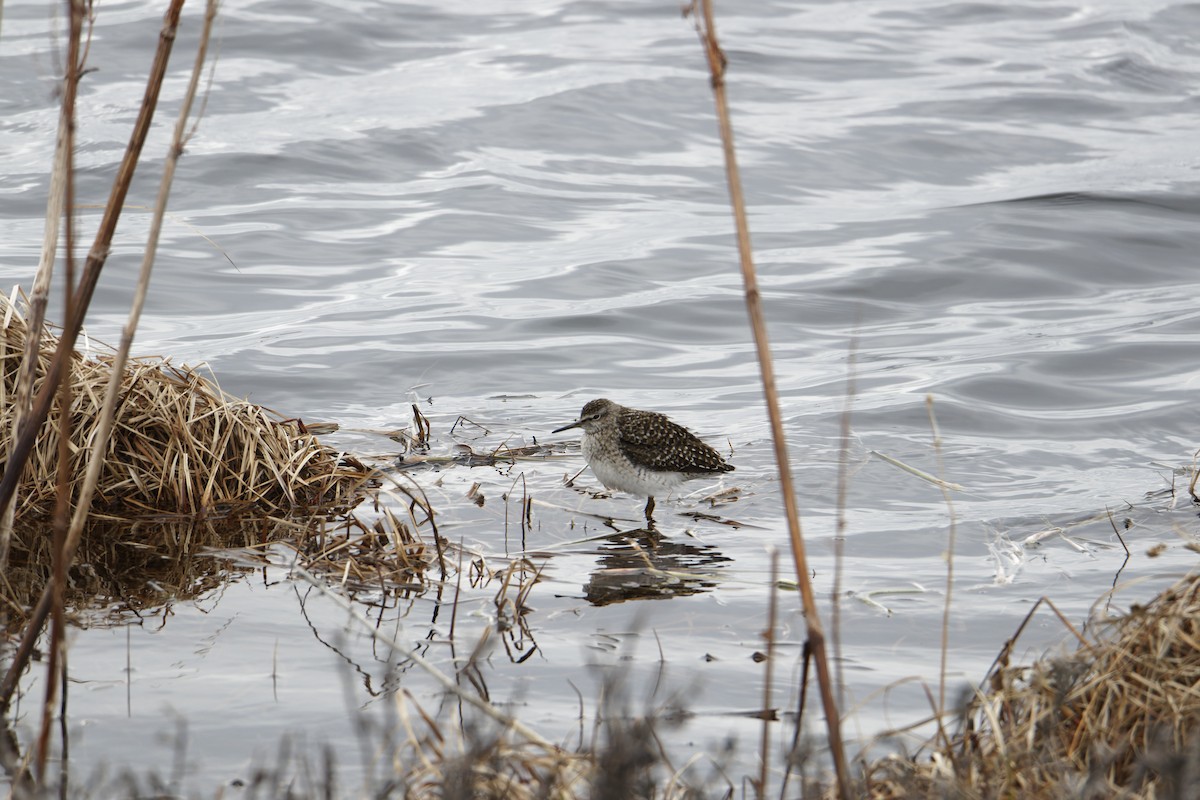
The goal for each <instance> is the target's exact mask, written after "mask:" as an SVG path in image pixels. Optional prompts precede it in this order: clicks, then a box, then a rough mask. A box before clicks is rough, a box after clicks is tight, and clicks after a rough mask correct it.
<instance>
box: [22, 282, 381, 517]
mask: <svg viewBox="0 0 1200 800" xmlns="http://www.w3.org/2000/svg"><path fill="white" fill-rule="evenodd" d="M0 316H2V317H3V318H4V319H5V323H6V324H5V326H4V331H3V336H2V337H0V372H2V373H3V374H2V378H3V380H2V381H0V391H2V392H3V397H0V400H2V401H3V402H2V403H0V459H3V461H7V454H8V453H9V452H10V451H11V448H12V446H13V419H12V416H13V413H14V405H15V404H14V403H13V402H12V398H14V397H15V396H16V382H17V377H18V374H19V372H20V364H21V360H22V356H23V353H24V352H25V349H26V341H27V340H28V338H29V336H30V335H31V332H30V330H29V329H28V327H27V325H26V322H25V319H24V317H23V315H22V313H21V311H20V310H19V309H18V308H17V307H15V306H13V305H12V304H11V303H10V302H9V301H8V300H7V299H6V298H0ZM56 345H57V337H56V336H55V335H54V334H53V333H51V332H50V331H48V330H47V331H43V332H42V334H41V341H40V346H39V365H38V374H39V376H44V375H45V374H46V371H47V369H48V367H49V363H50V359H51V358H52V355H53V352H54V348H55V346H56ZM111 378H112V359H111V356H110V355H108V354H104V355H100V356H94V357H93V356H84V355H81V354H80V353H78V352H76V353H73V354H72V358H71V361H70V380H71V383H72V398H73V399H72V407H71V453H72V456H71V458H72V464H71V467H72V468H71V470H70V474H71V475H72V476H73V478H72V481H73V482H72V485H71V487H70V489H71V493H72V496H74V495H75V494H76V493H77V490H78V485H79V482H81V481H82V479H83V475H84V472H85V466H86V459H87V457H88V452H89V449H90V448H89V444H90V442H91V440H92V437H93V433H94V431H95V429H96V421H97V417H98V411H99V408H100V406H101V404H102V402H103V398H104V392H105V389H106V387H107V385H108V382H109V380H111ZM120 380H121V396H120V400H119V403H118V406H117V409H116V418H115V420H114V426H113V432H112V436H111V437H110V439H109V443H108V449H107V454H106V457H105V463H104V468H103V471H102V473H101V477H100V481H99V484H98V486H97V489H96V493H95V497H94V500H93V503H92V511H93V514H103V515H107V516H116V517H125V518H129V517H137V516H144V515H148V514H169V515H182V516H187V517H193V518H207V517H213V516H216V517H224V516H229V515H231V514H233V513H237V512H241V511H253V512H256V513H265V514H294V513H297V512H299V511H305V510H309V509H313V508H316V507H321V508H325V509H330V508H333V509H341V508H345V507H348V506H349V505H350V504H352V503H353V502H354V500H355V499H356V497H357V491H358V489H359V488H360V487H361V486H362V484H363V482H364V481H365V480H366V479H367V475H368V472H369V471H368V469H367V468H366V467H364V466H363V465H362V464H361V463H360V462H358V461H357V460H356V459H353V458H348V457H345V456H341V455H339V454H338V453H337V452H335V451H333V450H331V449H329V448H327V447H325V446H323V445H321V444H320V442H318V441H317V439H316V438H315V437H313V436H312V435H311V434H310V433H308V432H307V431H306V430H305V428H304V425H303V423H301V422H299V421H297V420H283V419H281V418H279V417H278V416H277V415H275V414H274V413H273V412H270V411H268V410H266V409H264V408H262V407H260V406H256V405H254V404H253V403H249V402H247V401H244V400H238V399H235V398H231V397H229V396H227V395H226V394H225V393H224V392H222V391H221V390H220V388H219V387H217V386H216V385H215V384H214V383H213V382H212V381H210V380H208V379H207V378H205V377H204V376H202V375H200V374H199V373H198V372H197V371H196V370H195V369H193V368H191V367H187V366H183V367H177V366H175V365H173V364H171V363H170V362H169V361H168V360H166V359H160V358H142V359H133V360H131V361H130V362H129V364H128V366H127V367H126V369H125V370H124V372H123V374H122V375H121V376H120ZM42 381H44V377H39V379H38V380H37V381H36V382H35V387H34V391H35V392H36V391H37V390H38V389H39V388H40V386H41V383H42ZM58 416H59V408H58V403H57V400H56V402H55V405H54V407H53V408H52V410H51V413H50V415H49V417H48V419H47V420H46V422H45V423H44V425H43V428H42V431H41V433H40V435H39V436H38V440H37V444H36V445H35V448H34V451H33V453H32V454H31V456H30V459H29V463H28V464H27V465H26V467H25V469H24V471H23V473H22V479H21V482H20V485H19V488H18V497H17V506H16V514H17V518H18V519H38V518H45V517H47V516H48V515H49V514H50V512H51V511H52V510H53V508H54V498H55V469H56V465H57V461H58V453H57V448H58V425H57V420H58ZM2 465H3V464H2V462H0V466H2Z"/></svg>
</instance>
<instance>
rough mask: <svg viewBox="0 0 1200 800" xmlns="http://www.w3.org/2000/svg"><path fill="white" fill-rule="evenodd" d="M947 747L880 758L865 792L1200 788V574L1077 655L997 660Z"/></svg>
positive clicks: (1179, 792)
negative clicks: (1027, 661)
mask: <svg viewBox="0 0 1200 800" xmlns="http://www.w3.org/2000/svg"><path fill="white" fill-rule="evenodd" d="M965 719H966V720H967V724H966V725H965V726H964V731H963V732H962V733H960V734H959V735H958V736H957V737H956V738H955V740H954V741H953V743H952V744H951V745H950V746H941V747H934V746H932V745H931V746H930V752H928V753H927V754H926V756H925V757H923V758H920V759H914V760H906V759H900V758H888V759H885V760H883V761H880V762H878V763H876V764H875V765H873V766H872V767H871V768H870V769H869V771H868V779H867V781H866V785H865V786H864V787H863V788H864V791H863V796H865V797H871V798H880V800H884V799H886V800H892V799H893V798H932V797H939V798H941V797H960V798H1009V797H1012V798H1060V797H1072V798H1080V799H1081V800H1090V799H1091V798H1097V799H1098V798H1109V797H1121V798H1130V800H1134V799H1137V800H1153V799H1154V798H1166V797H1197V796H1200V735H1198V734H1200V576H1189V577H1188V578H1186V579H1184V580H1182V581H1180V582H1179V583H1177V584H1176V585H1175V586H1173V587H1171V588H1170V589H1168V590H1167V591H1164V592H1163V593H1162V594H1160V595H1159V596H1158V597H1156V598H1155V599H1154V600H1153V601H1152V602H1151V603H1150V604H1149V605H1147V606H1145V607H1139V606H1135V607H1133V609H1131V610H1130V612H1129V613H1127V614H1125V615H1124V616H1121V617H1119V618H1117V619H1115V620H1110V621H1105V622H1103V623H1102V624H1101V625H1100V626H1098V627H1097V630H1096V632H1094V633H1093V635H1092V636H1090V637H1089V638H1088V640H1087V642H1086V643H1084V644H1081V645H1080V647H1079V648H1078V649H1077V650H1076V651H1075V652H1074V653H1072V654H1070V655H1068V656H1065V657H1061V658H1047V659H1044V660H1041V661H1038V662H1036V663H1034V664H1031V665H1028V666H1009V665H1008V664H1006V663H1001V664H999V665H998V666H997V667H996V668H995V669H994V670H993V672H992V674H991V675H990V676H989V680H988V685H987V688H986V689H985V690H983V691H981V692H979V693H978V694H977V695H976V697H975V698H974V700H973V701H972V702H971V704H970V706H969V708H968V710H967V714H966V717H965Z"/></svg>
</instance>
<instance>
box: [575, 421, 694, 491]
mask: <svg viewBox="0 0 1200 800" xmlns="http://www.w3.org/2000/svg"><path fill="white" fill-rule="evenodd" d="M579 444H580V449H581V450H582V451H583V457H584V458H585V459H587V462H588V465H589V466H591V468H592V473H593V474H595V476H596V478H597V479H598V480H599V481H600V482H601V483H602V484H604V485H605V486H606V487H608V488H609V489H616V490H617V491H619V492H629V493H630V494H636V495H641V496H642V497H662V496H664V495H667V494H670V493H671V490H673V489H674V488H675V487H677V486H678V485H679V484H681V483H683V482H684V480H686V477H685V476H684V475H683V474H682V473H679V472H661V471H658V470H651V469H646V468H644V467H638V466H637V465H636V464H634V463H633V462H632V461H630V460H629V459H628V458H626V457H625V456H624V455H623V454H622V453H621V452H620V450H619V449H617V448H615V447H612V446H605V444H606V443H604V442H601V441H600V440H599V438H598V437H595V436H592V435H591V434H587V433H585V434H584V435H583V439H582V440H581V441H580V443H579Z"/></svg>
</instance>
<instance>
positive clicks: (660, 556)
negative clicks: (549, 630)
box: [584, 530, 733, 606]
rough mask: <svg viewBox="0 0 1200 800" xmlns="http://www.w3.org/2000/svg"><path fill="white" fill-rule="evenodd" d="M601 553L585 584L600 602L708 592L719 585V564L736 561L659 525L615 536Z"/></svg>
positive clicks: (590, 599) (587, 594)
mask: <svg viewBox="0 0 1200 800" xmlns="http://www.w3.org/2000/svg"><path fill="white" fill-rule="evenodd" d="M598 555H599V556H600V560H599V563H598V566H597V569H596V571H595V572H593V573H592V577H591V579H590V580H588V582H587V585H586V586H584V594H585V597H586V598H587V600H588V602H589V603H591V604H593V605H597V606H606V605H611V604H612V603H623V602H625V601H627V600H650V599H657V598H667V597H681V596H683V595H689V594H697V593H699V592H704V591H708V590H709V589H712V588H713V587H714V586H716V585H717V579H718V575H717V573H716V569H717V568H718V567H719V566H720V565H721V564H723V563H725V562H728V561H732V560H733V559H731V558H729V557H728V556H724V555H722V554H721V552H720V550H718V549H717V548H716V547H713V546H712V545H706V544H693V543H691V542H681V541H678V540H676V539H664V538H663V537H661V536H660V535H659V534H658V533H657V532H655V531H653V530H649V531H647V530H637V531H630V532H628V533H624V534H620V535H618V536H613V537H610V538H608V539H606V540H605V541H604V543H603V544H601V547H600V551H599V553H598Z"/></svg>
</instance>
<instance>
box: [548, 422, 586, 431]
mask: <svg viewBox="0 0 1200 800" xmlns="http://www.w3.org/2000/svg"><path fill="white" fill-rule="evenodd" d="M582 424H583V420H581V419H577V420H575V421H574V422H572V423H571V424H570V425H563V426H562V427H561V428H555V429H554V430H552V431H550V432H551V433H562V432H563V431H569V430H571V428H578V427H579V426H580V425H582Z"/></svg>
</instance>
